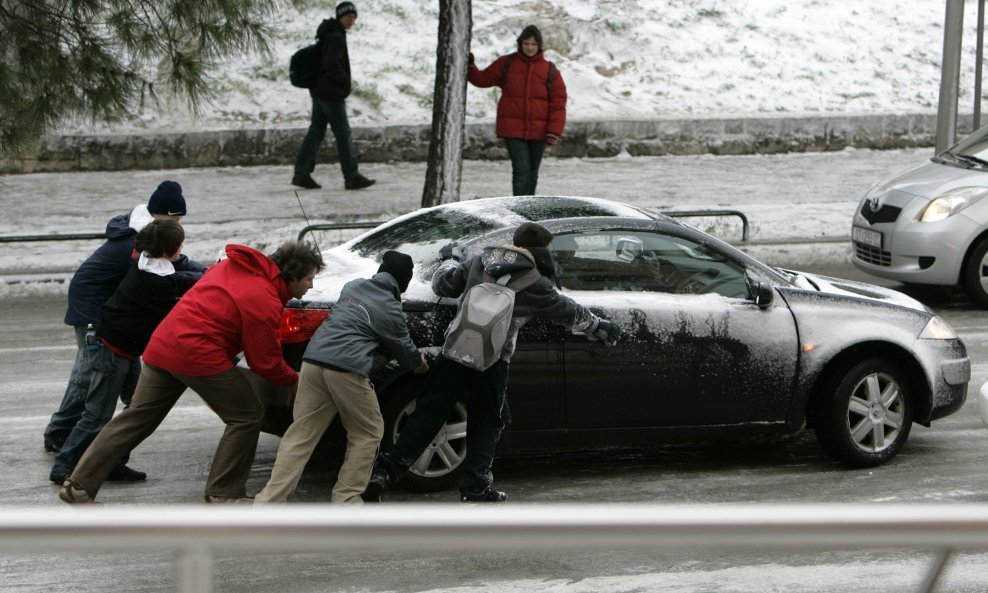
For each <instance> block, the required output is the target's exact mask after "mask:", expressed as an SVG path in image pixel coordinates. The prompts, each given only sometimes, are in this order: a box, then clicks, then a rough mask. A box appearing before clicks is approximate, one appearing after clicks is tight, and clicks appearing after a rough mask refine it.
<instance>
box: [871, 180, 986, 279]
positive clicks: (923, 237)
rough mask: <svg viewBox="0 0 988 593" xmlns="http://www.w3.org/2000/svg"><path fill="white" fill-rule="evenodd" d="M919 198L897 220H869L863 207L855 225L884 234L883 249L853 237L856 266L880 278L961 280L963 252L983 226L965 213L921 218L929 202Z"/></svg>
mask: <svg viewBox="0 0 988 593" xmlns="http://www.w3.org/2000/svg"><path fill="white" fill-rule="evenodd" d="M926 203H927V201H926V200H925V199H917V200H915V201H914V202H913V203H910V204H909V205H907V206H906V207H905V208H904V209H903V211H902V213H901V214H900V215H899V218H898V219H897V220H896V221H895V222H886V223H875V224H869V223H868V222H867V221H866V220H865V219H864V217H863V216H862V215H861V212H860V207H859V211H858V213H857V214H855V216H854V226H858V227H863V228H866V229H869V230H873V231H878V232H880V233H881V234H882V240H883V244H882V247H881V248H880V249H878V248H875V247H873V246H869V245H865V244H863V243H860V242H858V241H852V244H853V247H854V255H853V256H852V262H853V263H854V266H855V267H856V268H858V269H859V270H861V271H863V272H867V273H869V274H872V275H874V276H878V277H880V278H888V279H890V280H897V281H899V282H905V283H910V284H935V285H944V286H953V285H955V284H957V283H958V280H959V278H960V272H961V265H962V264H963V260H964V254H965V252H966V250H967V247H968V245H969V243H970V241H971V238H972V237H973V236H975V235H977V233H978V232H980V226H979V225H978V224H977V223H975V222H974V221H972V220H971V219H969V218H967V217H965V216H963V215H960V214H958V215H954V216H951V217H949V218H945V219H943V220H938V221H936V222H918V221H917V220H916V216H917V215H918V214H919V212H920V210H921V209H922V207H924V206H925V205H926Z"/></svg>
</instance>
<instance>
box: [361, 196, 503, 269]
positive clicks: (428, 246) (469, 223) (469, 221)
mask: <svg viewBox="0 0 988 593" xmlns="http://www.w3.org/2000/svg"><path fill="white" fill-rule="evenodd" d="M497 227H498V225H497V224H496V223H494V222H491V221H489V220H484V219H482V218H478V217H476V216H474V215H472V214H468V213H464V212H460V211H457V210H453V209H449V210H444V209H439V210H430V211H427V212H423V213H422V214H420V215H418V216H413V217H411V218H408V219H406V220H403V221H401V222H399V223H397V224H393V225H391V226H388V227H385V228H383V229H381V230H380V231H378V232H376V233H373V234H371V235H369V236H367V237H364V238H363V239H361V240H360V241H358V242H356V243H354V244H353V246H352V247H351V248H350V249H351V250H352V251H354V252H356V253H359V254H360V255H361V256H363V257H367V258H372V259H377V256H378V255H380V254H381V253H384V252H385V251H387V250H389V249H393V250H395V251H400V252H402V253H407V254H408V255H410V256H411V257H412V259H413V260H414V261H416V262H423V261H427V260H429V259H435V256H436V253H437V249H438V247H437V246H442V245H445V244H446V243H448V242H450V241H459V240H461V239H463V238H464V237H475V236H477V235H480V234H483V233H486V232H488V231H490V230H493V229H495V228H497Z"/></svg>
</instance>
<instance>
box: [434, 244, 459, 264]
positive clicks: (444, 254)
mask: <svg viewBox="0 0 988 593" xmlns="http://www.w3.org/2000/svg"><path fill="white" fill-rule="evenodd" d="M439 257H440V258H441V259H442V260H443V261H446V260H447V259H451V258H452V259H455V260H456V261H460V259H461V258H462V257H463V252H462V251H461V250H460V247H459V245H457V244H456V241H453V242H452V243H447V244H445V245H443V246H442V247H441V248H440V249H439Z"/></svg>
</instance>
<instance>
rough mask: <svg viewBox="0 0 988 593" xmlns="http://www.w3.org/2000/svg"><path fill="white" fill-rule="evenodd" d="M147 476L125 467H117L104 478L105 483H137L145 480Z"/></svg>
mask: <svg viewBox="0 0 988 593" xmlns="http://www.w3.org/2000/svg"><path fill="white" fill-rule="evenodd" d="M147 477H148V475H147V474H146V473H144V472H142V471H137V470H136V469H131V468H129V467H127V466H126V465H118V466H117V467H115V468H113V471H112V472H110V475H108V476H106V481H107V482H139V481H141V480H146V479H147Z"/></svg>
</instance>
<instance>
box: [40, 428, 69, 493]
mask: <svg viewBox="0 0 988 593" xmlns="http://www.w3.org/2000/svg"><path fill="white" fill-rule="evenodd" d="M67 438H69V434H68V433H67V432H53V433H51V434H46V435H45V451H47V452H48V453H58V452H59V451H61V450H62V445H64V444H65V439H67ZM59 483H61V482H59Z"/></svg>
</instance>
